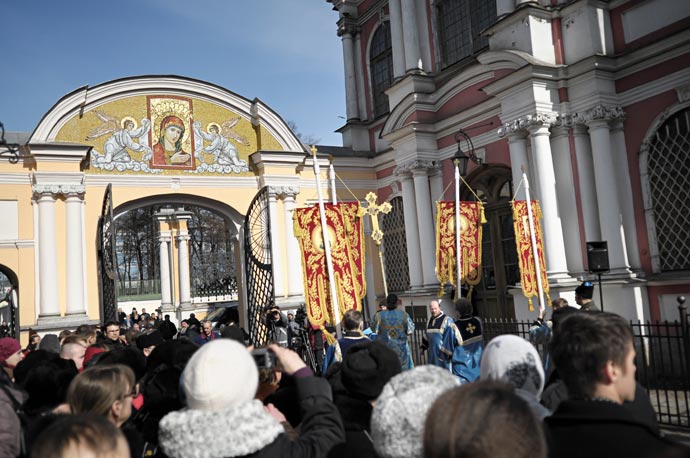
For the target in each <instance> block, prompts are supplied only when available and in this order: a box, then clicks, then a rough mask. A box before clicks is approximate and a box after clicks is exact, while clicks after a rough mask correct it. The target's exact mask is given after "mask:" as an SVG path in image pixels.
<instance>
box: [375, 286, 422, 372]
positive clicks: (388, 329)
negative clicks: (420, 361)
mask: <svg viewBox="0 0 690 458" xmlns="http://www.w3.org/2000/svg"><path fill="white" fill-rule="evenodd" d="M397 307H398V296H396V295H395V294H389V295H388V297H387V298H386V309H387V310H381V312H380V313H378V314H377V315H376V316H375V317H374V324H373V325H372V331H374V332H375V333H376V334H378V338H377V340H379V341H380V342H382V343H384V344H386V345H387V346H388V348H390V349H391V350H393V351H394V352H395V354H396V355H398V357H399V358H400V364H401V365H402V368H403V370H407V369H412V368H413V367H414V364H413V363H412V353H410V344H409V342H408V336H409V335H410V334H412V333H413V332H414V323H413V322H412V319H411V318H410V316H409V315H408V314H407V312H405V311H404V310H400V309H398V308H397Z"/></svg>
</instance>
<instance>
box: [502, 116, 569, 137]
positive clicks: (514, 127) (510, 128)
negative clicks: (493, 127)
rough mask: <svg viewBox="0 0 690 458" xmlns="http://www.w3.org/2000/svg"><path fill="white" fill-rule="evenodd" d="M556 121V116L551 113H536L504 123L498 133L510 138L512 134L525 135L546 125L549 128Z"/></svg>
mask: <svg viewBox="0 0 690 458" xmlns="http://www.w3.org/2000/svg"><path fill="white" fill-rule="evenodd" d="M555 121H556V116H554V115H552V114H550V113H535V114H530V115H527V116H523V117H521V118H518V119H515V120H513V121H510V122H506V123H503V125H502V126H501V127H499V128H498V131H497V134H498V136H499V137H505V136H506V135H507V136H508V138H510V137H511V136H518V137H519V136H524V135H526V134H527V133H528V132H530V133H531V132H532V131H536V130H539V129H542V128H544V127H546V128H549V127H551V125H552V124H554V122H555Z"/></svg>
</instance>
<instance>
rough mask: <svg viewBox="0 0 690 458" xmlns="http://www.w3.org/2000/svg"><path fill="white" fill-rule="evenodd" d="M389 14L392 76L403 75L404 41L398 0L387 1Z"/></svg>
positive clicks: (395, 77) (399, 76) (398, 76)
mask: <svg viewBox="0 0 690 458" xmlns="http://www.w3.org/2000/svg"><path fill="white" fill-rule="evenodd" d="M388 14H389V15H390V22H389V23H390V26H391V44H392V45H393V78H394V79H397V78H401V77H403V76H405V42H404V41H403V22H402V10H401V7H400V0H389V1H388Z"/></svg>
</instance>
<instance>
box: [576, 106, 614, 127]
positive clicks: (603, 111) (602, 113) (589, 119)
mask: <svg viewBox="0 0 690 458" xmlns="http://www.w3.org/2000/svg"><path fill="white" fill-rule="evenodd" d="M582 119H583V121H584V123H585V124H587V125H588V126H589V125H590V124H594V123H597V122H599V121H604V122H611V121H614V120H619V119H620V120H623V119H625V111H624V110H623V109H622V108H621V107H615V106H612V105H604V104H599V105H596V106H595V107H593V108H590V109H589V110H587V111H585V112H584V113H582Z"/></svg>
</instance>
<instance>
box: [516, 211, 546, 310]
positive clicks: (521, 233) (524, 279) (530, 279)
mask: <svg viewBox="0 0 690 458" xmlns="http://www.w3.org/2000/svg"><path fill="white" fill-rule="evenodd" d="M531 202H532V215H533V218H534V221H533V223H534V238H535V239H536V241H537V256H539V268H540V271H541V284H542V288H543V290H544V293H545V294H546V298H547V303H548V304H550V303H551V298H550V297H549V281H548V278H547V276H546V262H545V261H544V239H543V237H542V232H541V218H542V215H541V207H540V206H539V202H537V201H536V200H533V201H531ZM512 205H513V228H514V229H515V245H516V247H517V255H518V260H519V266H520V281H521V283H522V293H523V294H524V295H525V297H526V298H527V302H528V303H529V309H530V311H534V307H533V306H532V297H534V296H538V295H539V289H538V287H537V273H536V272H537V271H536V267H535V263H534V251H533V250H532V240H531V236H530V229H529V217H528V214H527V201H525V200H514V201H513V202H512Z"/></svg>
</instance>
